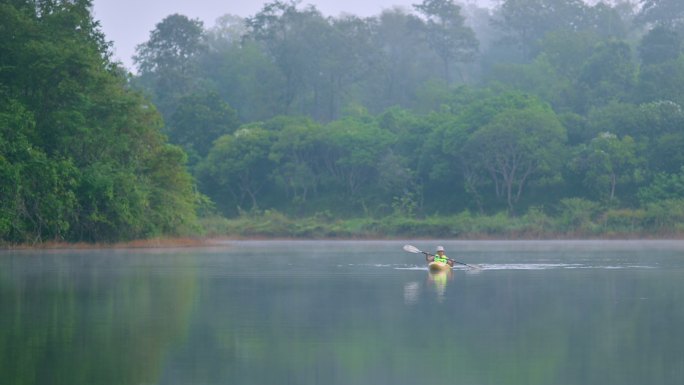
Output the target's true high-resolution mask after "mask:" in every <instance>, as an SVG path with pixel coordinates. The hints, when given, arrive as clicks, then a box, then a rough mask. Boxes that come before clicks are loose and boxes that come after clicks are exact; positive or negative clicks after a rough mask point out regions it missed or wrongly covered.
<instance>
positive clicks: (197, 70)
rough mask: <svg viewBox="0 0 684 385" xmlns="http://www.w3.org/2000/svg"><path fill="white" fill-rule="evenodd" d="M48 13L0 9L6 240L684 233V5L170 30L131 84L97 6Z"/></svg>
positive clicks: (517, 5)
mask: <svg viewBox="0 0 684 385" xmlns="http://www.w3.org/2000/svg"><path fill="white" fill-rule="evenodd" d="M37 4H39V5H36V2H32V1H13V2H10V3H9V4H5V5H2V6H1V8H0V17H1V18H2V24H1V26H0V30H3V31H4V32H7V31H12V33H13V34H14V35H13V36H14V38H13V39H5V41H2V42H0V50H1V51H0V52H2V56H0V81H1V82H2V83H1V84H2V88H0V95H2V97H3V104H2V111H0V112H1V113H2V114H1V115H0V129H1V130H2V137H0V140H2V141H0V151H1V152H0V155H2V157H0V172H2V175H3V179H2V182H0V183H1V185H0V188H1V189H2V193H3V197H4V196H11V197H13V198H12V199H7V200H6V199H3V202H2V207H1V208H0V210H2V211H0V235H2V239H5V240H11V241H29V240H32V239H35V238H36V237H37V238H38V239H53V238H64V239H68V240H83V239H85V240H100V239H120V238H122V237H123V238H130V237H144V236H149V235H156V234H159V233H162V234H166V233H172V234H173V233H178V232H187V231H188V229H192V228H197V227H196V218H195V213H197V212H199V214H200V216H202V217H210V216H215V215H220V216H225V217H236V216H242V217H245V218H255V217H256V218H266V217H268V215H267V216H265V217H260V216H259V214H260V213H263V212H268V213H271V214H269V215H271V216H272V215H273V214H272V213H274V212H278V213H283V214H284V215H286V216H287V217H288V218H317V219H316V220H321V221H330V220H331V219H332V218H336V219H340V218H347V219H349V218H366V219H368V220H371V221H372V220H377V219H379V218H392V223H398V222H401V221H400V220H399V219H398V218H404V219H406V220H411V221H415V220H420V219H421V218H427V219H426V221H427V220H428V219H429V218H434V215H440V216H445V217H447V216H448V217H451V218H455V217H454V216H456V217H458V218H460V217H459V215H465V214H462V213H468V214H467V215H468V218H471V217H470V215H471V214H470V213H473V214H472V217H474V218H476V220H477V218H478V216H479V217H480V218H482V221H484V222H486V221H488V219H487V218H498V217H497V215H499V213H504V214H503V215H505V216H507V217H509V218H516V217H520V218H523V217H524V218H531V217H530V216H532V217H534V218H539V217H544V218H552V219H553V220H554V223H556V224H557V228H558V229H560V228H562V230H558V231H564V232H566V233H572V230H571V229H570V227H572V226H573V223H576V225H577V226H585V227H586V226H587V224H592V223H593V224H597V225H596V226H594V227H592V229H593V230H591V231H592V233H596V232H599V233H600V232H601V231H610V230H609V229H610V223H611V221H610V220H608V219H606V220H605V221H604V220H603V219H605V218H617V217H620V218H622V217H626V218H630V219H628V220H626V221H627V222H629V223H636V222H638V223H639V224H638V229H636V230H638V232H640V233H643V232H644V231H648V229H649V228H650V229H652V230H653V231H654V232H661V233H662V232H668V231H670V230H672V231H674V230H675V228H676V224H677V223H678V222H680V220H684V213H680V211H684V169H683V168H682V166H684V111H682V105H684V92H682V90H684V56H683V55H682V52H683V49H684V47H683V46H682V37H683V36H684V2H682V1H679V0H660V1H654V0H642V1H638V2H636V1H634V2H629V1H611V2H599V3H597V4H595V5H590V4H587V3H584V2H583V1H581V0H504V1H502V2H501V3H500V5H499V6H497V7H496V8H494V9H485V8H478V7H477V6H475V5H472V4H471V5H467V6H465V5H459V4H457V2H455V1H452V0H424V1H423V2H422V3H419V4H417V5H415V6H414V7H413V8H412V9H401V8H395V9H389V10H385V11H383V12H382V13H381V14H379V15H377V16H374V17H369V18H360V17H357V16H354V15H342V16H339V17H325V16H324V15H322V14H321V13H320V12H319V11H318V10H317V9H316V8H315V7H313V6H301V5H300V3H299V2H296V1H274V2H271V3H268V4H266V5H265V6H264V7H263V8H262V10H261V11H260V12H258V13H257V14H255V15H254V16H252V17H249V18H240V17H236V16H231V15H226V16H223V17H220V18H219V19H218V20H217V23H216V25H215V26H214V27H212V28H209V29H206V28H205V27H204V25H203V24H202V23H201V22H200V21H198V20H193V19H190V18H188V17H186V16H183V15H178V14H174V15H170V16H168V17H166V18H164V19H163V20H162V21H161V22H160V23H159V24H157V26H156V28H155V29H154V30H153V31H152V32H151V34H150V37H149V40H148V41H146V42H143V43H142V44H140V45H139V46H138V47H137V51H136V52H137V54H136V56H135V57H134V60H135V63H136V65H137V74H136V75H128V76H127V75H125V74H124V71H123V70H122V69H121V68H120V67H119V66H118V65H117V64H116V63H112V62H111V61H110V58H109V56H108V55H109V54H108V52H109V51H108V49H109V48H108V45H107V43H106V38H105V37H104V36H102V34H101V32H100V31H99V29H98V27H97V23H96V22H95V21H94V20H92V17H91V16H90V14H89V12H88V10H89V6H90V1H76V2H73V1H42V2H39V3H37ZM63 20H69V22H64V21H63ZM70 23H71V24H70ZM7 33H9V32H7ZM7 33H5V35H6V34H7ZM133 90H139V91H141V92H142V94H143V95H145V97H141V96H140V95H139V94H138V93H136V92H135V91H133ZM5 99H6V100H7V102H5V101H4V100H5ZM148 100H149V102H148ZM157 110H158V111H159V114H157V112H156V111H157ZM160 115H161V117H160ZM17 133H18V134H17ZM162 134H163V135H162ZM166 138H168V140H169V142H170V143H171V144H169V143H166ZM23 144H28V145H29V146H28V147H27V146H24V145H23ZM175 146H178V147H175ZM26 148H29V149H31V151H33V152H30V154H33V155H31V156H35V157H39V159H37V160H36V159H34V158H31V156H29V155H27V154H28V152H27V154H24V153H22V151H28V150H23V149H26ZM181 149H182V150H181ZM186 155H187V159H188V169H189V174H188V172H186V171H185V168H184V163H183V162H184V161H185V156H186ZM40 157H42V158H40ZM41 161H42V162H44V163H45V164H47V165H48V166H46V167H38V168H39V169H41V172H42V173H45V175H44V174H41V173H38V172H37V171H34V170H33V169H31V168H30V167H29V166H31V165H34V164H35V163H36V162H38V163H40V162H41ZM27 165H28V166H27ZM31 167H36V166H35V165H34V166H31ZM47 170H53V171H52V172H51V173H48V172H47ZM5 174H7V175H8V176H10V177H11V178H14V179H16V180H17V181H18V182H16V183H15V182H6V180H7V181H9V180H10V179H7V178H5ZM193 178H194V183H193ZM195 185H196V186H197V187H196V189H195V188H193V186H195ZM17 186H26V187H17ZM5 191H7V193H5ZM198 207H199V209H198ZM255 215H256V216H255ZM321 218H323V219H321ZM568 218H569V219H568ZM572 218H575V219H572ZM601 218H603V219H601ZM303 220H304V219H303ZM549 220H550V219H549ZM397 221H398V222H397ZM634 221H636V222H634ZM618 222H620V220H617V222H615V223H618ZM412 223H413V222H412ZM468 223H470V222H468ZM620 223H622V222H620ZM412 226H414V227H415V223H414V224H413V225H412ZM568 226H569V227H568ZM620 226H622V225H620ZM476 227H477V226H475V227H474V228H476ZM627 227H629V226H627ZM664 227H665V229H664ZM596 229H599V230H596ZM601 229H603V230H601ZM399 232H400V233H401V231H399Z"/></svg>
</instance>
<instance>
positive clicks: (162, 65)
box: [133, 14, 207, 117]
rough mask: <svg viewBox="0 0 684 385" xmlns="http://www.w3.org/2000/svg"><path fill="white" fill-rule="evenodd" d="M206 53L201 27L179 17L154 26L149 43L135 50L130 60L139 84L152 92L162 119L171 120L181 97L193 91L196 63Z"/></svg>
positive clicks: (196, 74)
mask: <svg viewBox="0 0 684 385" xmlns="http://www.w3.org/2000/svg"><path fill="white" fill-rule="evenodd" d="M206 49H207V45H206V37H205V32H204V27H203V23H202V22H201V21H200V20H197V19H189V18H188V17H187V16H184V15H179V14H173V15H170V16H167V17H165V18H164V19H163V20H162V21H161V22H159V23H157V25H156V26H155V29H154V30H152V32H150V38H149V40H148V41H146V42H145V43H142V44H140V45H138V46H137V47H136V54H135V56H134V57H133V60H134V62H135V63H136V65H137V67H138V72H139V75H140V82H141V83H142V84H143V86H144V87H146V88H147V89H148V90H152V91H153V95H154V101H155V102H156V103H157V106H158V107H159V109H160V110H161V111H162V114H163V115H164V116H165V117H168V116H170V114H171V111H172V110H173V108H174V107H175V105H176V103H177V102H178V99H179V98H180V97H182V96H183V95H186V94H189V93H191V92H192V91H193V90H194V89H195V88H196V83H197V82H198V75H199V74H198V71H197V59H198V57H199V55H200V54H202V53H204V52H206Z"/></svg>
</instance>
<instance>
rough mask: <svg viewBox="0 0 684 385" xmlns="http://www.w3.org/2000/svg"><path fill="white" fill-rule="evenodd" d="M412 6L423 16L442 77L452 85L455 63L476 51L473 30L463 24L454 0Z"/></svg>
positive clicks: (424, 1) (427, 38)
mask: <svg viewBox="0 0 684 385" xmlns="http://www.w3.org/2000/svg"><path fill="white" fill-rule="evenodd" d="M414 7H415V9H416V10H418V12H420V13H421V14H422V15H423V17H425V19H426V25H425V38H426V40H427V42H428V44H429V45H430V47H432V49H433V50H434V51H435V53H436V54H437V56H439V58H440V59H441V60H442V65H443V71H444V79H445V81H446V83H447V84H451V75H450V74H451V71H452V67H453V65H454V63H457V62H468V61H471V60H473V58H474V55H475V54H476V53H477V50H478V41H477V38H476V37H475V33H474V32H473V30H472V29H470V27H468V26H467V25H466V24H465V19H464V17H463V16H462V15H461V7H460V6H458V5H457V4H455V3H454V2H453V0H423V2H422V3H420V4H417V5H414ZM464 80H465V79H463V76H461V81H464Z"/></svg>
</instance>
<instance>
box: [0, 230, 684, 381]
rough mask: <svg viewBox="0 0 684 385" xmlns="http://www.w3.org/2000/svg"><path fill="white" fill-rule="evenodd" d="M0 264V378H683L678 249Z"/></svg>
mask: <svg viewBox="0 0 684 385" xmlns="http://www.w3.org/2000/svg"><path fill="white" fill-rule="evenodd" d="M404 243H411V244H413V245H415V246H417V247H419V248H422V249H426V250H433V249H434V247H435V246H436V245H437V242H429V241H406V242H398V241H397V242H394V241H392V242H384V241H383V242H230V243H226V245H225V246H224V247H216V248H204V249H173V250H126V251H111V250H105V251H48V252H26V251H22V252H0V383H1V384H3V385H4V384H8V385H23V384H36V385H49V384H65V385H67V384H68V385H79V384H84V385H86V384H87V385H96V384H116V385H126V384H179V385H180V384H188V385H203V384H236V385H248V384H259V385H270V384H296V385H300V384H321V385H327V384H393V385H396V384H399V385H400V384H411V385H417V384H425V385H431V384H463V385H479V384H506V385H509V384H513V385H514V384H521V385H523V384H524V385H530V384H545V385H546V384H548V385H564V384H567V385H591V384H597V385H599V384H600V385H610V384H616V385H630V384H634V385H637V384H638V385H643V384H659V385H669V384H672V385H675V384H676V385H680V384H682V383H684V242H439V243H440V244H443V245H444V246H445V247H446V248H447V254H448V255H449V256H451V257H452V258H456V259H457V260H460V261H462V262H466V263H472V264H479V265H480V266H481V267H482V270H481V271H479V272H472V271H466V270H463V269H455V270H454V271H453V273H452V274H450V275H430V273H428V271H427V270H426V269H425V266H424V263H423V261H422V255H416V254H410V253H407V252H405V251H403V250H402V246H403V244H404Z"/></svg>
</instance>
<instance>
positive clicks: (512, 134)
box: [464, 105, 566, 212]
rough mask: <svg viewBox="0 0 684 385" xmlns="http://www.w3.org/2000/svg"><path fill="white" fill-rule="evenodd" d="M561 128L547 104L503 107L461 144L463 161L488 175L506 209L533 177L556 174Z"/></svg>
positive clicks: (560, 157)
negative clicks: (520, 107) (523, 107)
mask: <svg viewBox="0 0 684 385" xmlns="http://www.w3.org/2000/svg"><path fill="white" fill-rule="evenodd" d="M565 141H566V133H565V128H564V127H563V126H562V125H561V123H560V121H559V120H558V117H557V116H556V114H555V113H554V112H553V111H552V110H551V109H550V108H548V107H545V106H543V105H538V106H535V107H531V108H526V109H520V110H514V109H509V110H504V111H502V112H500V113H499V114H497V115H496V116H495V117H494V119H493V120H492V121H491V122H490V123H488V124H487V125H485V126H483V127H481V128H479V129H477V130H476V131H475V132H474V133H473V134H472V135H471V136H470V138H469V139H468V141H467V142H466V144H465V147H464V152H465V155H464V163H465V166H466V167H469V168H471V169H473V170H475V172H477V173H478V174H480V175H488V176H489V178H491V180H492V182H493V184H494V190H495V193H496V196H497V197H499V198H503V199H504V200H505V202H506V204H507V206H508V209H509V211H510V212H513V210H514V206H515V204H516V203H517V202H518V200H519V199H520V197H521V196H522V194H523V191H524V190H525V187H526V185H528V184H529V183H530V182H532V181H533V180H537V181H541V180H542V179H543V178H547V179H553V178H558V177H559V173H560V167H561V165H562V162H563V158H564V156H563V149H564V147H563V144H564V143H565Z"/></svg>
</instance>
